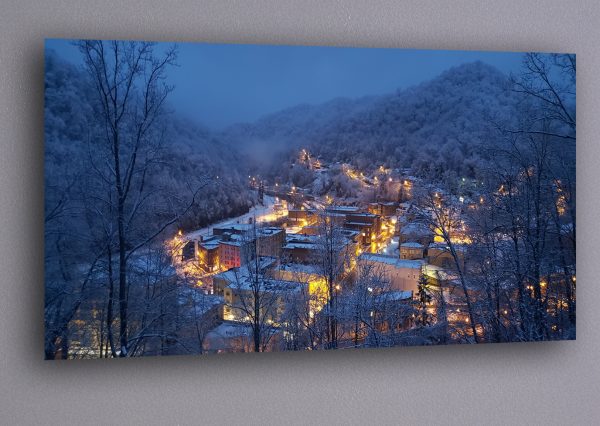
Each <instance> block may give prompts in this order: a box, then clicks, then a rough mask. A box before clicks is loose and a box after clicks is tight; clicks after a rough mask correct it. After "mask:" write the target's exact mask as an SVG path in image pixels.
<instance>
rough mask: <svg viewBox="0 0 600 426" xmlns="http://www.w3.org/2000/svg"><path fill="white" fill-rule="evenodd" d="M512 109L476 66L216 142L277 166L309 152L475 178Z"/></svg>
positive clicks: (236, 129) (485, 68)
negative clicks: (266, 156) (265, 156)
mask: <svg viewBox="0 0 600 426" xmlns="http://www.w3.org/2000/svg"><path fill="white" fill-rule="evenodd" d="M516 103H517V97H516V96H515V93H514V92H513V91H511V90H510V86H509V81H508V77H507V76H506V75H504V74H502V73H501V72H500V71H498V70H497V69H495V68H493V67H491V66H489V65H486V64H484V63H481V62H475V63H470V64H464V65H461V66H458V67H455V68H452V69H450V70H448V71H446V72H444V73H442V74H441V75H440V76H438V77H437V78H435V79H433V80H431V81H428V82H425V83H422V84H420V85H418V86H416V87H412V88H408V89H406V90H398V91H397V92H396V93H394V94H390V95H384V96H377V97H367V98H362V99H357V100H348V99H338V100H334V101H331V102H327V103H325V104H322V105H314V106H309V105H303V106H298V107H295V108H290V109H286V110H284V111H281V112H279V113H275V114H272V115H269V116H267V117H264V118H263V119H261V120H258V121H257V122H256V123H253V124H245V125H235V126H232V127H231V128H229V129H227V130H226V131H225V132H224V134H223V136H222V137H223V138H224V140H225V141H228V142H229V143H231V144H232V145H235V146H239V147H240V149H242V150H243V149H244V148H246V149H248V150H249V151H255V152H256V151H260V152H268V153H271V154H275V153H278V154H280V156H281V158H282V159H284V158H286V157H285V155H284V154H283V153H285V152H286V151H287V152H288V153H289V150H297V149H298V148H299V147H308V148H309V149H310V150H311V152H313V153H315V154H317V155H320V156H322V158H323V159H325V160H326V161H328V162H335V161H341V162H349V163H352V164H354V165H355V166H357V167H359V168H361V169H364V168H369V167H373V166H374V165H376V164H386V165H387V166H389V167H410V168H412V169H413V172H414V173H416V174H419V175H427V176H428V178H430V179H431V178H436V179H442V178H445V177H448V176H447V175H448V174H454V175H459V176H467V177H475V174H476V173H477V172H476V169H477V164H478V163H479V162H480V160H481V156H482V155H483V154H482V153H483V152H484V150H483V149H481V148H482V144H483V145H487V144H490V143H491V144H494V143H496V141H495V140H494V138H495V137H497V133H496V132H495V131H494V130H495V129H493V123H494V122H500V121H502V122H504V121H505V120H506V117H508V116H509V113H510V112H511V110H513V108H514V107H515V105H516ZM288 158H291V157H289V156H288Z"/></svg>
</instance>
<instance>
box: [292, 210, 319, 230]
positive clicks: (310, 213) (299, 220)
mask: <svg viewBox="0 0 600 426" xmlns="http://www.w3.org/2000/svg"><path fill="white" fill-rule="evenodd" d="M288 222H289V223H290V224H291V225H294V226H309V225H314V224H315V223H316V222H317V214H316V212H315V211H314V210H306V209H291V210H290V209H288Z"/></svg>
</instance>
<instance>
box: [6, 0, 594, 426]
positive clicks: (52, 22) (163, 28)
mask: <svg viewBox="0 0 600 426" xmlns="http://www.w3.org/2000/svg"><path fill="white" fill-rule="evenodd" d="M145 3H147V4H145ZM570 3H574V4H575V3H576V4H577V6H575V5H570ZM599 23H600V6H599V5H598V3H597V2H595V1H580V2H568V1H566V0H562V1H532V0H530V1H523V0H518V1H496V2H492V1H487V2H486V1H480V2H476V1H470V2H467V1H456V0H453V1H443V0H439V1H418V2H417V1H415V2H411V3H408V2H399V1H385V2H384V1H378V2H376V1H371V2H366V1H360V0H357V1H352V2H347V3H344V2H338V1H335V2H334V1H329V2H325V1H310V2H309V1H304V2H295V3H292V2H282V1H278V0H271V1H263V2H253V3H250V2H244V1H236V2H227V3H226V2H224V1H213V2H208V1H202V2H201V1H193V0H189V1H181V2H177V3H175V2H172V4H170V3H169V2H168V1H165V0H163V1H151V2H150V1H148V2H143V1H140V0H135V1H127V0H119V1H107V2H102V1H99V0H94V1H70V0H61V1H41V0H21V1H6V0H3V1H2V2H1V4H0V34H1V37H0V70H1V71H0V123H1V124H0V126H1V127H0V129H1V131H0V143H1V148H0V188H1V189H0V235H1V237H0V277H1V281H0V423H1V424H21V423H22V424H40V423H43V424H57V423H61V422H64V423H69V424H73V423H81V424H111V423H116V422H117V421H119V420H122V421H123V422H124V423H128V424H142V423H148V424H199V423H204V424H211V423H225V422H228V423H240V422H244V421H249V422H250V423H284V422H285V423H325V422H328V423H334V424H336V423H369V424H375V423H386V424H388V423H389V424H397V423H429V424H432V423H433V424H436V423H452V424H454V423H469V424H470V423H478V424H483V423H499V424H500V423H502V424H512V423H523V424H524V423H527V424H542V423H550V424H561V423H562V424H589V423H592V422H593V419H594V418H595V419H596V422H597V421H598V418H600V402H599V401H600V367H599V365H598V361H599V360H600V343H599V336H600V332H599V329H598V324H600V315H599V313H598V312H599V311H598V306H599V302H600V297H599V288H598V282H597V280H596V277H597V275H598V264H599V260H598V259H599V258H598V255H599V251H598V247H600V245H599V242H600V227H599V226H598V224H597V223H594V221H595V220H596V221H597V219H598V211H600V209H599V207H600V206H599V201H600V196H599V195H598V190H597V188H598V179H599V178H600V171H599V170H598V168H597V165H598V164H599V160H600V148H599V146H598V144H597V139H598V135H600V120H599V119H598V114H599V112H600V80H599V79H598V73H599V70H600V47H599V46H598V42H599V41H600V30H599V28H600V27H599V26H598V24H599ZM44 37H69V38H77V37H98V38H137V39H159V40H187V41H193V40H196V41H208V42H241V43H277V44H284V43H288V44H328V45H351V46H393V47H414V48H435V49H440V48H445V49H483V50H493V49H497V50H544V51H569V52H573V51H574V52H576V53H577V62H578V65H579V72H578V86H579V87H578V97H577V98H578V99H577V100H578V112H579V135H578V136H579V137H578V160H577V163H578V164H577V166H578V180H579V185H578V191H579V197H578V203H579V217H578V219H579V257H578V267H579V271H578V272H579V273H578V280H577V281H578V283H579V287H580V288H579V294H578V296H579V304H578V305H579V306H578V317H579V326H578V335H579V337H578V340H577V341H576V342H561V343H546V344H514V345H495V346H479V347H465V346H463V347H435V348H407V349H393V350H370V351H361V352H338V353H315V354H310V353H303V354H280V355H277V354H265V355H260V356H254V355H241V356H235V355H234V356H222V357H212V358H204V357H202V358H196V357H178V358H170V359H158V358H156V359H139V360H113V361H77V362H44V361H42V352H43V345H42V333H43V324H42V309H43V262H42V260H43V259H42V256H43V238H42V233H43V227H42V218H43V216H42V215H43V127H42V112H43V108H42V102H43V93H42V92H43V39H44ZM596 424H597V423H596Z"/></svg>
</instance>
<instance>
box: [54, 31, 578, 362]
mask: <svg viewBox="0 0 600 426" xmlns="http://www.w3.org/2000/svg"><path fill="white" fill-rule="evenodd" d="M575 71H576V64H575V55H573V54H550V53H508V52H474V51H469V52H466V51H434V50H403V49H369V48H340V47H308V46H258V45H216V44H202V43H163V42H159V43H149V42H141V41H110V40H58V39H49V40H47V41H46V46H45V106H44V123H45V127H44V129H45V345H44V346H45V358H46V359H72V358H116V357H137V356H153V355H181V354H214V353H229V352H284V351H320V350H339V349H361V348H381V347H395V346H415V345H448V344H476V343H500V342H527V341H547V340H568V339H574V338H575V323H576V296H575V290H576V262H575V247H576V244H575V235H576V204H575V200H576V192H575V190H576V173H575V139H576V109H575Z"/></svg>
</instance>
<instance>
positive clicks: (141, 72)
mask: <svg viewBox="0 0 600 426" xmlns="http://www.w3.org/2000/svg"><path fill="white" fill-rule="evenodd" d="M77 45H78V47H79V50H80V52H81V53H82V55H83V57H84V61H85V68H86V70H87V72H88V74H89V76H90V78H91V81H92V82H93V85H94V89H95V91H94V94H95V99H94V100H93V101H94V105H95V106H96V108H97V115H96V118H97V120H96V123H94V124H95V126H96V129H95V130H97V132H98V133H97V135H98V136H97V137H95V138H94V140H93V144H94V153H93V156H92V157H91V158H90V159H91V164H92V169H93V170H94V171H95V172H96V173H97V175H98V178H99V180H100V181H101V182H103V183H104V185H105V187H106V190H107V192H108V195H105V197H104V198H102V199H100V200H99V204H98V203H97V205H99V206H100V207H99V211H98V214H100V215H107V216H108V217H109V219H108V220H112V221H114V222H113V223H114V224H115V229H116V231H115V247H114V251H115V255H116V258H117V260H116V264H117V277H118V278H117V279H116V281H117V283H118V302H119V303H118V306H119V315H118V319H119V321H118V322H119V355H120V356H127V355H128V349H129V343H130V340H129V338H128V330H129V327H128V308H129V285H128V281H127V279H128V261H129V259H130V257H131V256H132V255H133V254H134V253H135V252H136V251H138V250H139V249H141V248H143V247H145V246H147V245H148V244H149V243H150V242H152V241H153V240H154V238H156V237H157V236H158V235H160V234H161V233H162V232H163V231H164V230H165V229H167V228H168V227H169V226H170V225H172V224H173V223H175V222H176V221H177V220H178V219H179V218H180V217H181V215H182V213H185V211H187V209H189V207H190V206H191V205H192V204H193V202H194V198H195V195H196V193H197V191H194V190H192V189H191V188H190V192H191V197H190V198H191V202H186V201H184V200H181V199H178V198H176V197H174V196H172V195H171V196H169V195H168V194H161V195H162V198H161V199H159V198H158V197H157V192H156V191H155V190H152V189H150V188H148V182H147V181H148V178H149V176H150V175H151V173H152V170H153V167H155V166H156V165H157V164H159V162H160V161H161V160H162V158H161V142H162V140H161V134H160V126H159V121H160V118H161V117H162V116H163V115H164V113H165V108H164V107H165V101H166V99H167V96H168V94H169V93H170V92H171V90H172V89H173V88H172V86H169V85H167V84H166V83H165V80H166V71H167V69H168V68H169V67H170V66H173V65H174V64H175V59H176V49H175V47H172V48H170V49H168V50H167V51H166V52H165V53H164V54H163V55H162V56H158V55H156V54H155V52H154V45H153V44H152V43H146V42H123V41H101V40H86V41H81V42H78V43H77ZM150 211H152V212H153V213H155V214H156V215H157V216H161V217H163V218H164V219H162V221H161V222H160V223H158V224H156V226H152V227H149V226H148V214H149V212H150ZM112 250H113V249H112V245H111V246H110V247H109V249H108V253H107V254H108V256H109V257H112ZM109 264H110V265H111V267H112V262H109ZM110 276H111V277H112V274H111V275H110ZM111 288H112V285H111ZM109 308H110V304H109ZM109 323H110V319H109ZM109 328H110V327H109Z"/></svg>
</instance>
